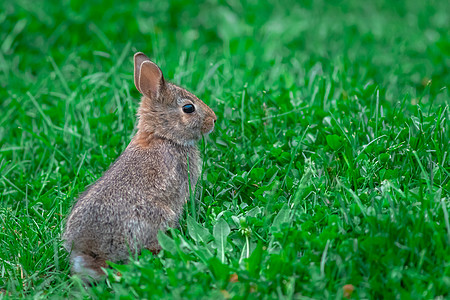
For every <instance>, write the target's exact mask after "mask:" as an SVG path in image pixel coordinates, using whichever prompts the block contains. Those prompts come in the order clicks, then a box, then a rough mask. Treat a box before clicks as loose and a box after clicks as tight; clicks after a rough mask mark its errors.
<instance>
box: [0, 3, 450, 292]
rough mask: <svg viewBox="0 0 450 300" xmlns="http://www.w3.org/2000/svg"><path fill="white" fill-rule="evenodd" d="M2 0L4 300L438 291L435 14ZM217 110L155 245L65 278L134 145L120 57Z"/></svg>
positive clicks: (446, 179)
mask: <svg viewBox="0 0 450 300" xmlns="http://www.w3.org/2000/svg"><path fill="white" fill-rule="evenodd" d="M153 2H154V3H151V2H149V1H140V2H134V1H119V0H114V1H113V0H110V1H101V0H91V1H88V2H86V1H76V0H75V1H66V0H63V1H28V0H21V1H1V3H0V24H1V25H0V28H1V31H0V110H1V114H0V299H1V298H4V297H6V298H8V297H11V298H17V297H26V298H47V297H50V298H63V297H71V298H80V297H85V298H86V297H93V298H97V297H99V298H120V299H134V298H151V297H154V298H174V299H181V298H192V299H211V298H213V299H214V298H215V299H229V298H235V299H310V298H313V299H340V298H352V299H367V298H369V299H379V298H386V299H410V298H411V299H445V298H447V299H448V297H450V250H449V249H450V247H449V246H450V224H449V208H450V198H449V197H450V196H449V191H450V144H449V143H450V133H449V130H450V122H449V120H450V112H449V103H450V101H449V99H450V92H449V90H448V85H449V83H450V34H449V32H450V2H448V1H437V0H436V1H434V0H430V1H412V0H411V1H406V0H402V1H385V0H374V1H357V0H354V1H324V0H322V1H321V0H317V1H312V0H310V1H290V0H286V1H256V0H248V1H236V0H229V1H223V0H207V1H198V2H197V3H195V4H194V3H189V2H188V1H181V0H171V1H153ZM138 51H142V52H145V53H146V54H147V55H148V56H149V57H151V58H152V59H153V60H154V61H155V62H156V63H157V64H159V65H160V67H161V68H162V70H163V72H164V75H165V77H166V78H167V79H168V80H170V81H172V82H173V83H175V84H179V85H181V86H183V87H185V88H187V89H188V90H190V91H192V92H193V93H195V94H196V95H197V96H198V97H199V98H201V99H203V100H204V101H205V103H207V104H208V105H209V106H210V107H211V108H212V109H213V110H214V111H215V112H216V114H217V117H218V121H217V123H216V130H215V132H214V133H212V134H211V135H210V136H209V137H207V138H204V139H203V140H202V141H201V143H200V147H201V152H202V155H203V157H204V160H203V173H202V176H201V178H200V180H199V183H198V189H197V193H196V194H195V195H194V194H193V195H191V197H190V199H188V201H187V204H186V206H185V212H184V214H183V217H182V218H181V220H180V226H179V227H178V228H176V229H170V230H169V232H167V233H166V234H163V233H160V234H159V241H160V244H161V245H162V247H163V249H164V250H163V251H161V252H160V253H159V254H158V255H156V256H155V255H153V254H151V253H149V252H144V253H142V255H141V256H139V257H134V258H133V259H132V262H131V263H130V264H128V265H113V266H112V269H110V270H109V271H108V272H109V277H108V280H107V281H106V282H101V283H99V284H98V285H96V286H93V287H91V288H86V287H84V286H83V285H82V284H81V281H80V279H79V278H76V277H71V276H70V272H69V264H68V257H67V253H66V252H65V250H64V249H63V247H62V243H61V234H62V231H63V228H64V220H65V218H66V217H67V215H68V213H69V211H70V208H71V206H72V204H73V203H74V202H75V201H76V199H77V196H78V195H79V194H80V193H82V192H83V191H84V190H85V189H86V188H87V187H88V186H89V185H90V184H92V183H94V182H95V180H96V179H98V178H100V177H101V175H102V173H103V172H105V171H106V170H107V169H108V167H109V165H110V164H111V163H112V162H113V161H114V160H115V159H116V158H117V157H118V156H119V154H120V153H121V152H122V151H123V150H124V149H125V147H126V146H127V144H128V142H129V141H130V139H131V137H132V136H133V134H134V133H135V124H136V119H135V114H136V110H137V107H138V104H139V97H140V96H139V93H138V91H137V90H136V89H135V87H134V84H133V65H132V57H133V54H134V53H135V52H138Z"/></svg>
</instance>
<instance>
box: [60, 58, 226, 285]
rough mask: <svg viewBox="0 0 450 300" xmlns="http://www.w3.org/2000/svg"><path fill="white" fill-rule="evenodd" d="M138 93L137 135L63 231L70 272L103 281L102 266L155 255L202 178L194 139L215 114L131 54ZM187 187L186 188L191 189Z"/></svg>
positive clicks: (204, 131) (209, 129) (153, 66)
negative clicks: (159, 235) (144, 251)
mask: <svg viewBox="0 0 450 300" xmlns="http://www.w3.org/2000/svg"><path fill="white" fill-rule="evenodd" d="M134 84H135V86H136V88H137V90H138V91H139V92H140V93H141V94H142V98H141V102H140V106H139V110H138V114H137V116H138V124H137V132H136V134H135V136H134V137H133V138H132V139H131V142H130V144H129V145H128V146H127V148H126V149H125V151H124V152H123V153H122V154H121V155H120V156H119V158H118V159H117V160H116V161H115V162H114V163H113V164H112V165H111V166H110V168H109V169H108V170H107V171H106V172H105V173H104V174H103V176H102V177H101V178H100V179H98V180H97V181H96V182H95V183H94V184H93V185H92V186H90V187H89V188H88V189H87V190H86V191H85V192H84V193H83V194H82V195H81V196H80V197H79V199H78V201H77V202H76V203H75V205H74V206H73V209H72V211H71V213H70V214H69V216H68V218H67V221H66V225H65V230H64V233H63V245H64V248H65V249H66V250H67V251H68V252H69V253H70V261H71V271H72V274H78V275H80V276H81V277H82V278H88V277H91V278H92V279H94V280H98V279H100V278H102V277H103V276H104V275H105V273H104V272H103V270H102V268H106V267H107V265H106V261H112V262H126V261H127V259H128V257H129V256H130V253H140V251H141V250H142V249H144V248H146V249H148V250H150V251H152V252H153V253H158V252H159V251H160V250H161V247H160V245H159V244H158V240H157V237H156V236H157V233H158V231H159V230H162V231H164V230H166V229H167V227H176V226H177V223H178V218H179V217H180V215H181V213H182V211H183V205H184V203H185V201H186V199H187V197H188V195H189V190H190V189H191V190H193V188H194V187H195V185H196V183H197V179H198V176H199V173H200V167H201V158H200V154H199V150H198V148H197V146H196V142H197V141H198V140H200V139H201V138H202V136H205V135H207V134H209V133H211V132H212V131H213V129H214V125H215V122H216V120H217V117H216V115H215V113H214V112H213V111H212V109H211V108H209V107H208V106H207V105H206V104H205V103H204V102H203V101H201V100H200V99H198V98H197V97H196V96H194V95H193V94H191V93H190V92H188V91H187V90H185V89H183V88H181V87H178V86H176V85H175V84H172V83H169V82H167V81H166V80H165V79H164V77H163V73H162V71H161V69H160V68H159V67H158V66H157V65H156V64H155V63H153V62H152V61H150V59H149V58H148V57H147V56H146V55H145V54H143V53H142V52H139V53H136V54H135V55H134ZM189 184H190V185H191V186H189Z"/></svg>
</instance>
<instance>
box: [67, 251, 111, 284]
mask: <svg viewBox="0 0 450 300" xmlns="http://www.w3.org/2000/svg"><path fill="white" fill-rule="evenodd" d="M70 261H71V263H72V274H74V275H75V274H77V275H79V276H80V277H81V278H82V279H83V280H87V279H89V278H91V279H93V280H99V279H101V278H102V277H104V276H105V272H104V271H103V270H102V268H106V267H107V265H106V262H105V259H102V258H100V257H98V256H94V255H88V254H84V253H74V252H72V255H71V257H70Z"/></svg>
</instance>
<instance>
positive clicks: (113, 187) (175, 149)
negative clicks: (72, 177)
mask: <svg viewBox="0 0 450 300" xmlns="http://www.w3.org/2000/svg"><path fill="white" fill-rule="evenodd" d="M188 157H189V171H188ZM198 167H199V154H198V150H197V149H196V148H195V147H187V146H181V145H177V144H174V143H171V142H168V141H166V140H155V141H153V142H152V144H151V145H142V144H139V143H138V142H137V141H136V139H135V140H133V141H132V142H131V143H130V145H129V146H128V147H127V149H126V150H125V151H124V152H123V154H122V155H121V156H120V157H119V158H118V159H117V161H116V162H115V163H114V164H113V165H112V166H111V167H110V169H109V170H108V171H107V172H106V173H105V174H104V175H103V177H101V178H100V179H99V180H98V181H97V182H96V183H95V184H94V185H92V186H91V187H90V188H89V189H88V190H87V191H86V192H85V193H84V194H83V195H82V196H81V197H80V198H79V200H78V202H77V203H76V204H75V206H74V208H73V210H72V212H71V214H70V216H69V218H68V220H67V225H66V232H65V234H64V239H65V241H66V242H65V247H66V248H67V249H68V250H70V249H72V251H73V252H83V253H86V252H89V253H86V254H89V255H97V256H101V257H104V258H105V259H107V260H111V261H119V260H125V259H126V258H127V257H129V254H130V250H131V252H139V250H140V249H141V248H143V247H145V248H148V249H150V250H156V248H157V247H158V243H157V240H156V235H157V232H158V230H160V229H165V228H166V227H168V226H176V223H177V221H178V217H179V215H180V214H181V212H182V209H183V204H184V202H185V197H186V195H188V194H189V181H190V183H191V187H192V190H193V187H194V186H195V184H196V181H197V178H198V173H199V169H198Z"/></svg>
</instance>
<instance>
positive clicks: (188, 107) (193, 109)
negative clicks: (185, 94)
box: [183, 104, 195, 114]
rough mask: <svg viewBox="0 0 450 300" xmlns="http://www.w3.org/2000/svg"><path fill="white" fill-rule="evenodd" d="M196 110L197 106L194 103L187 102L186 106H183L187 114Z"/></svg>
mask: <svg viewBox="0 0 450 300" xmlns="http://www.w3.org/2000/svg"><path fill="white" fill-rule="evenodd" d="M194 111H195V106H194V105H192V104H186V105H185V106H183V112H185V113H187V114H191V113H193V112H194Z"/></svg>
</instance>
